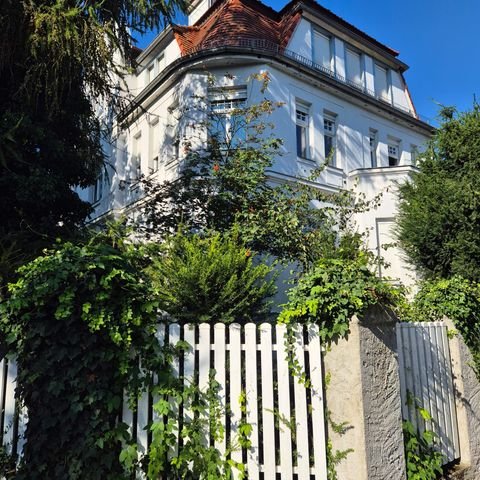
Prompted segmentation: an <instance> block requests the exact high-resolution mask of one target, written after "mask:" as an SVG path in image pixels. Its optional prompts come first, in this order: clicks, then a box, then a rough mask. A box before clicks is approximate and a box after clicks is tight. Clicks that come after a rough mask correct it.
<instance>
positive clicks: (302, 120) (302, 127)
mask: <svg viewBox="0 0 480 480" xmlns="http://www.w3.org/2000/svg"><path fill="white" fill-rule="evenodd" d="M310 110H311V106H310V105H308V104H307V103H305V102H301V101H296V102H295V142H296V152H297V157H298V158H301V159H303V160H311V148H310V122H311V112H310Z"/></svg>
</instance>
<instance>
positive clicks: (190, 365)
mask: <svg viewBox="0 0 480 480" xmlns="http://www.w3.org/2000/svg"><path fill="white" fill-rule="evenodd" d="M183 339H184V341H185V342H187V343H188V344H189V345H190V348H189V349H188V352H185V355H184V358H183V384H184V385H185V386H188V387H189V386H191V385H192V384H193V381H194V375H195V325H191V324H187V325H185V326H184V330H183ZM183 417H184V420H185V421H186V422H191V421H192V420H193V412H192V410H191V409H190V408H189V406H185V408H184V410H183Z"/></svg>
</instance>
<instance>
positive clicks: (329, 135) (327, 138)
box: [323, 114, 337, 167]
mask: <svg viewBox="0 0 480 480" xmlns="http://www.w3.org/2000/svg"><path fill="white" fill-rule="evenodd" d="M336 133H337V132H336V118H335V116H334V115H332V114H325V115H324V118H323V144H324V148H325V159H326V160H328V164H329V165H330V166H332V167H335V166H336V159H335V143H336V142H335V138H336Z"/></svg>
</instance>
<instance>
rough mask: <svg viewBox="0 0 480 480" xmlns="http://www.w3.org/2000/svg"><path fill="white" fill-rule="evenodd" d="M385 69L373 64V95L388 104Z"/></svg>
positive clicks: (388, 90)
mask: <svg viewBox="0 0 480 480" xmlns="http://www.w3.org/2000/svg"><path fill="white" fill-rule="evenodd" d="M389 92H390V89H389V85H388V75H387V69H386V68H384V67H381V66H380V65H378V64H377V63H376V64H375V94H376V95H377V97H378V98H379V99H380V100H383V101H384V102H388V103H390V94H389Z"/></svg>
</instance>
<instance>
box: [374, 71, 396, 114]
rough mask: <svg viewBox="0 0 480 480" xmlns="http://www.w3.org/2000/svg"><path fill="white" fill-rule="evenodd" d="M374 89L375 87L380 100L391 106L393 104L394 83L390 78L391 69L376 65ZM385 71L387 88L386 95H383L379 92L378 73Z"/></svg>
mask: <svg viewBox="0 0 480 480" xmlns="http://www.w3.org/2000/svg"><path fill="white" fill-rule="evenodd" d="M374 69H375V72H374V87H375V95H376V97H377V98H378V99H379V100H382V101H383V102H387V103H389V104H390V105H391V104H392V82H391V78H390V69H389V68H388V67H386V66H385V65H381V64H379V63H376V62H375V64H374ZM379 70H383V71H385V87H386V94H385V95H382V94H381V92H380V91H379V90H380V89H379V86H378V79H379V75H378V73H377V72H378V71H379Z"/></svg>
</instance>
